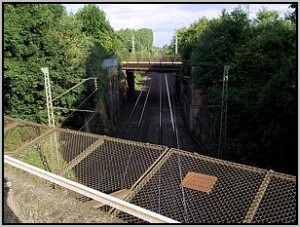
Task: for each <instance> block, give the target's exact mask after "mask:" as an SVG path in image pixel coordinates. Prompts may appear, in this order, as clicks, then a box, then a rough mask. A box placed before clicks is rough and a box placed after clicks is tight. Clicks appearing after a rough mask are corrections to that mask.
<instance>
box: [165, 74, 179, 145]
mask: <svg viewBox="0 0 300 227" xmlns="http://www.w3.org/2000/svg"><path fill="white" fill-rule="evenodd" d="M165 84H166V89H167V96H168V104H169V110H170V116H171V124H172V130H173V136H174V142H175V145H176V147H177V138H176V130H175V124H174V116H173V110H172V103H171V98H170V91H169V84H168V78H167V74H165Z"/></svg>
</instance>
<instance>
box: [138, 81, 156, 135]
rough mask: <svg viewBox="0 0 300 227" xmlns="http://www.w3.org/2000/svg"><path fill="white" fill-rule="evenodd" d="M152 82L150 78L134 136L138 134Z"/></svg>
mask: <svg viewBox="0 0 300 227" xmlns="http://www.w3.org/2000/svg"><path fill="white" fill-rule="evenodd" d="M152 83H153V80H151V82H150V86H149V89H148V91H147V96H146V99H145V102H144V105H143V109H142V112H141V115H140V119H139V122H138V125H137V131H136V136H137V137H138V134H139V131H140V127H141V122H142V119H143V116H144V111H145V108H146V105H147V102H148V97H149V94H150V92H151V88H152Z"/></svg>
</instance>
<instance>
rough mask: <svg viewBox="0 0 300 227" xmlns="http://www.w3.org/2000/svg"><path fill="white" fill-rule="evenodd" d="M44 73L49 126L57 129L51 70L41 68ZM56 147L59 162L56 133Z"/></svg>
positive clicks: (51, 139)
mask: <svg viewBox="0 0 300 227" xmlns="http://www.w3.org/2000/svg"><path fill="white" fill-rule="evenodd" d="M41 70H42V72H43V73H44V78H45V90H46V104H47V113H48V125H49V126H52V127H55V119H54V112H53V103H52V95H51V84H50V77H49V68H41ZM50 146H53V137H52V135H51V137H50ZM54 146H55V151H56V160H57V161H58V143H57V137H56V133H55V132H54Z"/></svg>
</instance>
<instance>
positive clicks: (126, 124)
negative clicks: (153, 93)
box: [122, 75, 149, 139]
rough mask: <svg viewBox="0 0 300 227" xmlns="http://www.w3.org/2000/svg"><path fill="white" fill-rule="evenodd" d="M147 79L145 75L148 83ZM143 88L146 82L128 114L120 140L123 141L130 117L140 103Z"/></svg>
mask: <svg viewBox="0 0 300 227" xmlns="http://www.w3.org/2000/svg"><path fill="white" fill-rule="evenodd" d="M148 78H149V76H148V75H147V78H146V80H147V81H148ZM144 87H146V82H145V83H144V84H143V87H142V89H141V91H140V94H139V96H138V98H137V99H136V101H135V104H134V106H133V108H132V111H131V113H130V115H129V118H128V119H127V121H126V123H125V127H124V129H123V133H122V138H123V139H124V136H125V133H126V130H127V127H128V125H129V123H130V121H131V119H132V117H133V114H134V111H135V109H136V107H137V105H138V103H139V101H140V98H141V96H142V94H143V92H144Z"/></svg>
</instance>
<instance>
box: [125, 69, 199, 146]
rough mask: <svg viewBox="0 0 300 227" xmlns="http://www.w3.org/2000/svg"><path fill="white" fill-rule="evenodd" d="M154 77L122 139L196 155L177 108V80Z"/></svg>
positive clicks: (140, 96) (166, 76) (148, 79)
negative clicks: (175, 87)
mask: <svg viewBox="0 0 300 227" xmlns="http://www.w3.org/2000/svg"><path fill="white" fill-rule="evenodd" d="M150 75H151V76H149V77H147V78H146V80H145V83H144V85H143V88H142V91H141V92H140V93H139V95H138V97H137V99H136V101H135V104H134V106H133V108H132V110H131V113H130V115H129V117H128V118H127V121H126V123H125V124H124V126H123V136H122V138H124V139H129V140H135V141H140V142H148V143H152V144H161V145H165V146H168V147H170V148H181V149H185V150H190V151H195V149H196V148H195V146H194V145H191V144H193V141H192V140H191V139H190V138H188V135H187V134H188V133H187V131H186V130H185V128H184V123H183V119H182V118H181V117H182V116H181V114H182V113H181V112H180V110H178V108H177V107H176V103H175V98H174V97H175V92H174V90H173V87H174V81H173V79H174V78H173V77H168V75H167V74H158V73H151V74H150Z"/></svg>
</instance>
